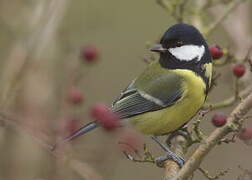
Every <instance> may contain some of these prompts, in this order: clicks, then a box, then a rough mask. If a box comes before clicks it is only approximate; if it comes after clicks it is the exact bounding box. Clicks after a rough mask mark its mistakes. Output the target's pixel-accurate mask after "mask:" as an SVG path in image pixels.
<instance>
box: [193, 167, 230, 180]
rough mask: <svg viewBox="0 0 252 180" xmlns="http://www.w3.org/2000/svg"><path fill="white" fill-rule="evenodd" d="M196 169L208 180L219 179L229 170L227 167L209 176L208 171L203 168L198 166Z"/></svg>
mask: <svg viewBox="0 0 252 180" xmlns="http://www.w3.org/2000/svg"><path fill="white" fill-rule="evenodd" d="M198 170H199V171H200V172H201V173H202V174H203V175H204V176H205V177H206V178H207V179H209V180H215V179H219V178H220V177H222V176H225V175H226V174H227V173H228V172H229V169H226V170H224V171H221V172H219V173H218V174H216V175H215V176H211V175H210V174H209V172H208V171H207V170H205V169H203V168H201V167H200V168H198Z"/></svg>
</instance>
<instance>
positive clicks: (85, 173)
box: [0, 112, 102, 180]
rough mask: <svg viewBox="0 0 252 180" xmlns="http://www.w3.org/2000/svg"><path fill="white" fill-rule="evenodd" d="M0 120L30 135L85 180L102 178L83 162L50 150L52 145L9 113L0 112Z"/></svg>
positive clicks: (100, 179) (99, 179)
mask: <svg viewBox="0 0 252 180" xmlns="http://www.w3.org/2000/svg"><path fill="white" fill-rule="evenodd" d="M0 120H1V121H4V123H5V125H7V126H9V127H11V128H13V129H15V130H17V131H20V132H21V133H24V134H27V135H28V136H29V137H31V138H32V139H33V140H34V142H36V143H37V144H38V145H39V146H40V147H41V148H42V149H43V150H45V151H47V152H48V153H50V154H51V155H53V156H54V157H56V158H57V159H58V160H60V161H61V162H62V163H65V164H66V165H67V166H68V167H69V168H71V169H72V170H73V171H75V172H76V173H77V174H78V175H80V176H81V177H83V178H84V179H86V180H102V178H101V177H100V176H99V175H98V174H97V173H96V172H95V171H94V170H93V169H92V168H91V167H90V166H89V165H88V164H87V163H85V162H81V161H78V160H76V159H73V158H69V157H68V156H66V155H65V154H60V153H57V152H56V151H51V150H52V148H53V146H52V145H49V144H48V143H46V142H45V141H44V140H42V139H41V138H39V137H36V136H35V135H34V134H33V133H32V132H31V130H29V129H28V128H26V127H23V126H22V125H20V124H18V123H16V122H18V121H17V120H16V118H13V117H12V116H11V115H6V113H3V112H0Z"/></svg>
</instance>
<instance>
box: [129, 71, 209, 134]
mask: <svg viewBox="0 0 252 180" xmlns="http://www.w3.org/2000/svg"><path fill="white" fill-rule="evenodd" d="M171 71H174V73H177V74H178V75H180V76H182V77H183V78H184V82H183V88H184V93H183V95H182V98H181V99H180V100H179V101H177V102H176V103H175V104H174V105H172V106H169V107H167V108H165V109H162V110H158V111H153V112H148V113H144V114H141V115H139V116H135V117H133V118H131V119H130V122H131V124H132V125H133V126H134V127H135V128H136V129H137V130H139V131H141V132H143V133H144V134H154V135H161V134H165V133H169V132H172V131H174V130H176V129H178V128H180V127H181V126H183V125H184V124H185V123H186V122H188V121H189V120H190V119H191V118H192V117H193V116H194V115H195V114H196V113H197V112H198V110H199V109H200V108H201V106H202V105H203V103H204V101H205V97H206V94H205V90H206V85H205V83H204V81H203V79H202V78H201V77H200V76H198V75H196V74H195V73H194V72H193V71H190V70H182V69H181V70H171Z"/></svg>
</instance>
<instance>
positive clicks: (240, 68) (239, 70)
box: [233, 64, 246, 78]
mask: <svg viewBox="0 0 252 180" xmlns="http://www.w3.org/2000/svg"><path fill="white" fill-rule="evenodd" d="M245 72H246V68H245V66H244V65H243V64H238V65H235V66H234V67H233V73H234V75H235V76H236V77H238V78H240V77H242V76H243V75H244V74H245Z"/></svg>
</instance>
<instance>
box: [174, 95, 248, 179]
mask: <svg viewBox="0 0 252 180" xmlns="http://www.w3.org/2000/svg"><path fill="white" fill-rule="evenodd" d="M251 108H252V92H250V94H249V95H248V96H247V97H246V98H245V99H244V101H242V102H241V103H240V104H239V105H238V106H237V107H236V108H235V109H234V110H233V112H232V113H231V114H230V116H229V117H228V119H227V123H226V125H224V126H223V127H220V128H217V129H216V130H215V131H213V132H212V134H211V135H210V136H209V137H208V138H207V139H206V140H205V142H204V143H203V144H201V145H200V146H199V147H198V148H197V149H196V151H195V152H194V153H193V155H192V156H191V157H190V158H189V159H188V161H187V162H186V164H185V165H184V166H183V168H182V169H181V170H180V171H179V173H178V174H177V176H176V177H175V178H174V179H173V180H183V179H188V178H189V177H190V176H191V175H192V173H193V172H194V171H195V170H196V169H198V168H199V165H200V164H201V162H202V160H203V159H204V158H205V156H206V155H207V154H208V153H209V151H211V150H212V149H213V148H214V147H215V146H216V145H217V144H218V142H219V141H220V140H221V139H222V138H224V137H225V136H226V135H227V134H228V133H230V132H232V131H234V130H236V129H237V128H238V127H239V120H240V119H241V118H242V117H243V116H244V115H245V114H246V113H247V112H248V111H249V110H250V109H251Z"/></svg>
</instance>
